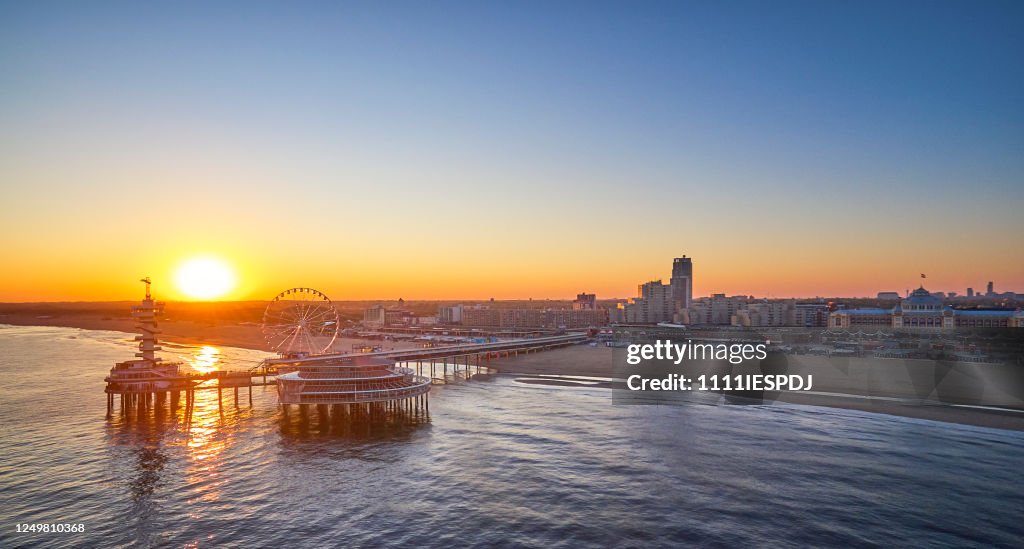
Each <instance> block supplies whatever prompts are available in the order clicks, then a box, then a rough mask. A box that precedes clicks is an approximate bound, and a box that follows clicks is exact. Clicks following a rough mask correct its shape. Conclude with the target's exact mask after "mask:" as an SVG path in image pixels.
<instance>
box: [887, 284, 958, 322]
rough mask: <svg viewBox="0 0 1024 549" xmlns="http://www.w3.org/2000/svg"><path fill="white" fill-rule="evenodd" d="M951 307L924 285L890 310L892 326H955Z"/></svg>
mask: <svg viewBox="0 0 1024 549" xmlns="http://www.w3.org/2000/svg"><path fill="white" fill-rule="evenodd" d="M953 315H954V312H953V308H952V307H948V306H943V303H942V298H940V297H938V296H934V295H932V293H931V292H929V291H928V290H925V289H924V286H921V287H920V288H918V289H916V290H914V291H913V292H911V293H910V295H909V296H907V297H906V299H903V300H902V301H900V303H899V304H898V305H896V307H894V308H893V310H892V327H893V328H940V329H941V328H945V329H949V328H955V327H956V324H955V322H954V318H953Z"/></svg>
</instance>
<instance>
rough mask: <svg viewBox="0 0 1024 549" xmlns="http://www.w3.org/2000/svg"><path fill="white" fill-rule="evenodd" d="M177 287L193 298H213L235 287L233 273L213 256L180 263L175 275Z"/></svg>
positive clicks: (226, 265) (225, 264)
mask: <svg viewBox="0 0 1024 549" xmlns="http://www.w3.org/2000/svg"><path fill="white" fill-rule="evenodd" d="M175 282H176V283H177V285H178V289H179V290H181V292H182V293H184V294H185V295H187V296H188V297H191V298H194V299H214V298H217V297H221V296H223V295H224V294H226V293H228V292H230V291H231V290H232V289H233V288H234V287H235V273H234V271H232V270H231V267H230V266H228V264H227V263H225V262H223V261H221V260H219V259H214V258H207V257H204V258H195V259H190V260H188V261H186V262H185V263H182V265H181V267H178V272H177V274H176V275H175Z"/></svg>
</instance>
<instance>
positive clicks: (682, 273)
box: [669, 255, 693, 311]
mask: <svg viewBox="0 0 1024 549" xmlns="http://www.w3.org/2000/svg"><path fill="white" fill-rule="evenodd" d="M669 285H670V286H671V287H672V303H673V306H674V307H675V310H676V311H681V310H683V309H686V308H687V307H689V306H690V303H691V302H692V301H693V262H692V261H691V260H690V258H689V257H686V256H685V255H684V256H683V257H677V258H675V259H673V260H672V279H671V280H670V281H669Z"/></svg>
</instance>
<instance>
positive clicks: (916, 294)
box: [828, 286, 1024, 330]
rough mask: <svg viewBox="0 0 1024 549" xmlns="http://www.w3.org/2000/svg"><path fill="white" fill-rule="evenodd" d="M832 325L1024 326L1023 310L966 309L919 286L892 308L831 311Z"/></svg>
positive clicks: (841, 326)
mask: <svg viewBox="0 0 1024 549" xmlns="http://www.w3.org/2000/svg"><path fill="white" fill-rule="evenodd" d="M828 325H829V327H830V328H859V327H875V328H877V327H886V328H923V329H932V330H953V329H956V328H1024V311H1021V310H1020V309H1017V310H1016V311H1009V310H1000V311H986V310H963V309H954V308H952V307H950V306H948V305H944V304H943V301H942V298H940V297H938V296H934V295H932V294H931V292H929V291H928V290H926V289H924V287H923V286H922V287H920V288H918V289H916V290H914V291H913V292H911V293H910V295H909V296H907V298H906V299H903V300H902V301H900V303H899V304H897V305H896V306H895V307H893V308H892V309H877V308H876V309H839V310H837V311H833V312H832V313H830V314H829V322H828Z"/></svg>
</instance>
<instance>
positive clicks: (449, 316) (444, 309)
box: [437, 305, 463, 324]
mask: <svg viewBox="0 0 1024 549" xmlns="http://www.w3.org/2000/svg"><path fill="white" fill-rule="evenodd" d="M462 309H463V307H462V305H443V306H441V307H438V308H437V321H438V322H440V323H441V324H462Z"/></svg>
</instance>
